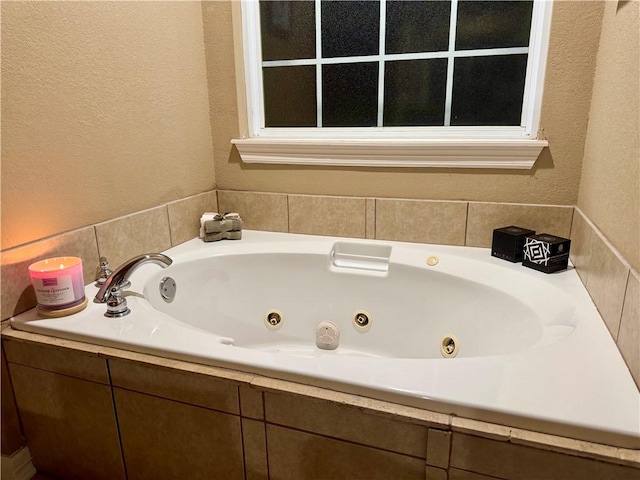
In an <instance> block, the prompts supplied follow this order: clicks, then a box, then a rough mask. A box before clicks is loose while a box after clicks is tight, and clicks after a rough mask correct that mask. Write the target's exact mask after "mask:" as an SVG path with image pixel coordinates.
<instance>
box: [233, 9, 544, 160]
mask: <svg viewBox="0 0 640 480" xmlns="http://www.w3.org/2000/svg"><path fill="white" fill-rule="evenodd" d="M242 7H243V12H242V14H243V31H244V37H243V42H244V48H245V50H244V56H245V76H246V85H247V102H248V117H249V118H248V126H249V129H248V130H249V131H248V132H247V133H248V135H247V137H248V138H244V139H241V140H234V143H236V145H237V146H238V150H239V151H240V154H241V156H242V158H243V160H244V161H247V162H268V163H320V164H330V165H331V164H333V165H345V164H347V165H383V166H419V165H424V166H454V167H505V168H530V167H531V166H532V165H533V163H534V161H535V159H536V157H537V156H538V154H539V152H540V150H541V149H542V148H543V147H544V146H545V145H546V142H545V141H543V140H537V139H536V135H537V127H538V117H539V110H540V101H541V93H542V81H543V78H544V64H545V60H546V44H547V41H548V29H549V23H550V10H551V8H550V5H549V3H548V2H545V1H542V0H536V1H521V0H516V1H513V0H512V1H469V0H451V1H441V0H435V1H413V0H412V1H409V0H379V1H378V0H364V1H357V0H348V1H336V0H330V1H326V0H322V1H321V0H315V1H314V0H303V1H300V0H295V1H286V0H285V1H282V0H281V1H264V0H261V1H259V2H258V1H246V2H243V4H242Z"/></svg>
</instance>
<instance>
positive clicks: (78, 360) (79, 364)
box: [2, 339, 109, 385]
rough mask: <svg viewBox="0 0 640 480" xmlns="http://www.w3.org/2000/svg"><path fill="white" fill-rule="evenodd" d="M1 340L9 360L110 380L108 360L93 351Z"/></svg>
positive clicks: (60, 371)
mask: <svg viewBox="0 0 640 480" xmlns="http://www.w3.org/2000/svg"><path fill="white" fill-rule="evenodd" d="M2 344H3V347H4V350H5V354H6V356H7V361H8V362H10V363H16V364H20V365H25V366H27V367H34V368H38V369H40V370H46V371H48V372H53V373H60V374H62V375H69V376H72V377H77V378H80V379H83V380H91V381H92V382H98V383H104V384H106V385H108V384H109V374H108V372H107V361H106V360H105V359H104V358H100V357H99V356H98V355H96V354H94V353H88V352H80V351H78V350H70V349H67V348H58V347H54V346H49V345H44V344H41V343H30V342H18V341H15V340H6V339H5V340H3V342H2Z"/></svg>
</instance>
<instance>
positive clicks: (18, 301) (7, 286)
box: [1, 190, 218, 320]
mask: <svg viewBox="0 0 640 480" xmlns="http://www.w3.org/2000/svg"><path fill="white" fill-rule="evenodd" d="M217 209H218V200H217V195H216V191H215V190H213V191H209V192H205V193H201V194H198V195H194V196H191V197H187V198H183V199H180V200H176V201H174V202H170V203H167V204H164V205H161V206H159V207H156V208H152V209H149V210H144V211H142V212H137V213H134V214H131V215H126V216H124V217H119V218H116V219H113V220H110V221H108V222H102V223H99V224H96V225H91V226H88V227H84V228H80V229H78V230H74V231H71V232H67V233H63V234H60V235H56V236H54V237H51V238H46V239H43V240H39V241H36V242H33V243H29V244H26V245H22V246H19V247H14V248H10V249H8V250H4V251H3V252H2V255H1V257H2V266H1V268H2V275H1V276H2V290H1V308H2V320H5V319H7V318H9V317H11V316H13V315H17V314H18V313H22V312H24V311H26V310H29V309H30V308H33V307H35V305H36V299H35V294H34V292H33V288H32V287H31V281H30V279H29V272H28V270H27V267H28V266H29V265H30V264H31V263H33V262H35V261H37V260H41V259H43V258H48V257H56V256H65V255H70V256H77V257H80V258H82V263H83V273H84V281H85V284H88V283H91V282H93V280H95V278H96V269H97V267H98V265H99V264H100V260H99V259H100V256H105V257H107V259H108V260H109V263H110V266H111V268H112V269H115V268H116V267H117V266H118V265H120V264H121V263H122V262H124V261H126V260H127V259H129V258H131V257H134V256H136V255H140V254H142V253H148V252H151V251H162V250H166V249H167V248H169V247H171V246H175V245H178V244H179V243H182V242H184V241H185V240H189V239H191V238H194V237H197V236H198V230H199V228H200V222H199V219H200V215H202V213H203V212H204V211H209V210H212V211H217Z"/></svg>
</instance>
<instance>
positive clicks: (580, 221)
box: [570, 209, 595, 285]
mask: <svg viewBox="0 0 640 480" xmlns="http://www.w3.org/2000/svg"><path fill="white" fill-rule="evenodd" d="M594 235H595V232H594V231H593V229H592V228H591V225H589V223H588V222H587V221H586V220H585V219H584V217H583V216H582V213H580V211H579V210H578V209H575V211H574V214H573V223H572V225H571V252H570V257H571V262H572V263H573V266H574V267H575V268H576V271H577V272H578V275H579V276H580V279H581V280H582V283H583V284H584V285H586V284H587V276H588V273H589V264H590V262H591V256H590V255H591V243H592V242H593V236H594Z"/></svg>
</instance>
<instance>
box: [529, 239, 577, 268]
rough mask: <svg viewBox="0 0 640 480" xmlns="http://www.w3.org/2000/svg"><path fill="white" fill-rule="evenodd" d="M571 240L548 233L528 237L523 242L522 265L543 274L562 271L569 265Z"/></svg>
mask: <svg viewBox="0 0 640 480" xmlns="http://www.w3.org/2000/svg"><path fill="white" fill-rule="evenodd" d="M570 248H571V240H569V239H568V238H562V237H558V236H556V235H551V234H548V233H540V234H538V235H530V236H528V237H527V238H526V239H525V241H524V259H523V260H522V265H524V266H525V267H529V268H533V269H535V270H539V271H541V272H544V273H552V272H557V271H558V270H564V269H566V268H567V266H568V265H569V249H570Z"/></svg>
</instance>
